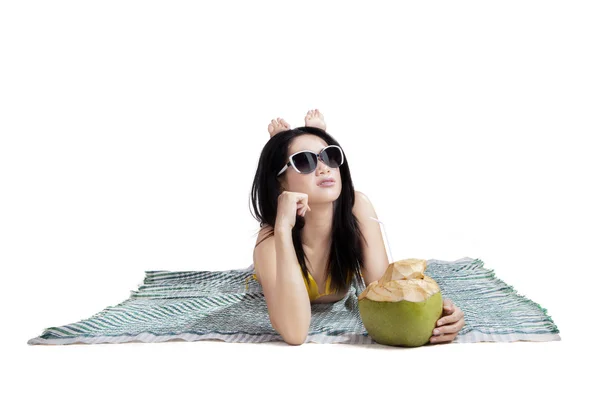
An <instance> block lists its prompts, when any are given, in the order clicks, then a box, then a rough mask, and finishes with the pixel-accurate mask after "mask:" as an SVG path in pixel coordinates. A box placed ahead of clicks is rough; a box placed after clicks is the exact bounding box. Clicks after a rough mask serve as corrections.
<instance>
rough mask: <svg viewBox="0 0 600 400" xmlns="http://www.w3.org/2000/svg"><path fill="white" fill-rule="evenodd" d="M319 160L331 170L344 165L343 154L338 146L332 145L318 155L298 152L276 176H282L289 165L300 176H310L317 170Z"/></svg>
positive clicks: (309, 152) (303, 151) (310, 152)
mask: <svg viewBox="0 0 600 400" xmlns="http://www.w3.org/2000/svg"><path fill="white" fill-rule="evenodd" d="M319 158H320V159H321V161H323V162H324V163H325V165H327V166H329V167H331V168H339V167H340V165H342V164H343V163H344V152H343V151H342V148H341V147H340V146H336V145H334V144H332V145H330V146H327V147H325V148H324V149H323V150H321V152H320V153H319V154H317V153H313V152H312V151H310V150H302V151H299V152H297V153H294V154H292V155H291V156H290V157H289V161H288V163H287V164H285V166H284V167H283V168H282V169H281V171H279V173H278V174H277V176H279V175H281V174H283V173H284V172H285V170H286V169H287V168H288V167H289V166H290V165H291V166H292V167H294V169H295V170H296V171H298V172H299V173H301V174H310V173H311V172H313V171H314V170H315V169H317V163H318V161H319Z"/></svg>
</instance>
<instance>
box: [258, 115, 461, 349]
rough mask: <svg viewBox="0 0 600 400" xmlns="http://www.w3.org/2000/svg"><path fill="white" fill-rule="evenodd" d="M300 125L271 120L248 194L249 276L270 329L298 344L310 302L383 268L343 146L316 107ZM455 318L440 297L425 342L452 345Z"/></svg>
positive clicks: (331, 296)
mask: <svg viewBox="0 0 600 400" xmlns="http://www.w3.org/2000/svg"><path fill="white" fill-rule="evenodd" d="M305 123H306V126H304V127H298V128H295V129H290V126H289V124H288V123H287V122H285V121H284V120H283V119H281V118H277V120H271V123H270V124H269V126H268V131H269V134H270V136H271V139H270V140H269V141H268V142H267V144H266V145H265V147H264V148H263V150H262V152H261V155H260V158H259V162H258V168H257V170H256V174H255V177H254V182H253V185H252V191H251V197H252V206H253V209H254V217H255V218H256V219H257V220H258V221H259V222H260V226H261V229H260V232H259V234H258V238H257V241H256V245H255V247H254V255H253V262H254V270H255V274H254V276H253V277H254V278H255V279H257V280H258V281H259V282H260V284H261V286H262V289H263V292H264V295H265V300H266V303H267V308H268V311H269V317H270V320H271V324H272V325H273V328H274V329H275V330H276V331H277V332H278V333H279V334H280V335H281V336H282V337H283V339H284V340H285V341H286V342H287V343H289V344H301V343H304V341H305V340H306V336H307V334H308V328H309V325H310V319H311V303H332V302H336V301H339V300H341V299H342V298H343V297H344V296H345V295H346V293H347V291H348V289H349V286H350V283H351V280H352V279H353V278H354V277H355V276H356V277H360V278H359V279H358V282H359V284H360V286H362V287H361V289H362V290H364V289H365V288H366V286H368V285H369V284H370V283H371V282H374V281H376V280H378V279H379V278H381V277H382V276H383V274H384V272H385V270H386V269H387V267H388V265H389V261H388V258H387V253H386V250H385V246H384V243H383V237H382V235H381V230H380V227H379V223H378V222H377V221H375V220H373V219H372V218H375V219H377V214H376V213H375V209H374V208H373V205H372V204H371V202H370V201H369V199H368V198H367V196H366V195H365V194H364V193H361V192H358V191H355V190H354V186H353V184H352V178H351V176H350V167H349V162H348V159H347V157H346V154H345V153H344V151H343V148H342V147H341V146H340V144H339V143H338V142H337V141H336V140H335V139H334V138H333V137H332V136H331V135H329V134H328V133H327V132H326V131H325V128H326V126H325V120H324V118H323V115H322V114H321V113H320V112H319V110H318V109H315V110H311V111H309V112H308V113H307V115H306V117H305ZM371 217H372V218H371ZM392 261H393V260H392ZM463 316H464V314H463V312H462V311H461V310H460V309H459V308H458V307H456V306H454V305H453V304H452V302H451V300H450V299H444V316H443V318H440V320H439V321H438V325H440V326H439V328H438V329H439V330H440V332H441V333H442V335H441V336H433V337H432V339H431V341H432V343H435V342H436V341H437V342H443V341H446V342H450V341H452V340H454V338H455V337H456V335H457V334H458V332H459V331H460V329H461V328H462V327H463V326H464V320H463ZM442 324H447V325H445V326H441V325H442ZM432 334H433V335H435V332H432ZM436 337H437V339H436Z"/></svg>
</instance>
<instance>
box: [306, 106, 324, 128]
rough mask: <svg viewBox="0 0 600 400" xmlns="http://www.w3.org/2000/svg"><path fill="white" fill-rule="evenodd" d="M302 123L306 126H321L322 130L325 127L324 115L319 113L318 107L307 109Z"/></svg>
mask: <svg viewBox="0 0 600 400" xmlns="http://www.w3.org/2000/svg"><path fill="white" fill-rule="evenodd" d="M304 124H305V125H306V126H314V127H315V128H321V129H323V130H325V128H326V126H325V117H323V114H321V112H320V111H319V109H318V108H315V109H314V110H309V111H308V112H307V113H306V117H304Z"/></svg>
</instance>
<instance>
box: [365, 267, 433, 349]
mask: <svg viewBox="0 0 600 400" xmlns="http://www.w3.org/2000/svg"><path fill="white" fill-rule="evenodd" d="M425 269H427V261H426V260H421V259H416V258H408V259H405V260H400V261H396V262H394V263H392V264H390V265H389V266H388V268H387V270H386V271H385V274H384V275H383V277H381V279H379V280H378V281H375V282H371V284H370V285H369V286H367V288H366V289H365V290H364V291H363V292H362V293H361V294H360V295H359V296H358V309H359V312H360V317H361V318H362V322H363V325H364V326H365V329H366V330H367V332H368V333H369V336H371V337H372V338H373V340H375V341H376V342H377V343H379V344H385V345H390V346H404V347H417V346H422V345H424V344H427V343H428V342H429V339H430V338H431V336H432V334H433V329H434V327H435V324H436V322H437V320H438V319H440V317H441V316H442V308H443V300H442V292H441V291H440V287H439V286H438V284H437V283H436V281H435V280H433V279H432V278H431V277H429V276H427V275H425V274H424V272H425Z"/></svg>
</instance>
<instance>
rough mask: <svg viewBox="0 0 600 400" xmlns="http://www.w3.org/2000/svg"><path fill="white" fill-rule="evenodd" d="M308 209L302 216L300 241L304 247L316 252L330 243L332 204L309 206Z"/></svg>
mask: <svg viewBox="0 0 600 400" xmlns="http://www.w3.org/2000/svg"><path fill="white" fill-rule="evenodd" d="M310 209H311V211H307V212H306V214H304V221H305V223H304V228H302V231H301V240H302V244H303V245H304V246H305V247H308V248H309V249H311V250H318V249H322V248H323V247H324V246H325V245H327V244H329V243H331V227H332V225H333V203H321V204H310Z"/></svg>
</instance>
